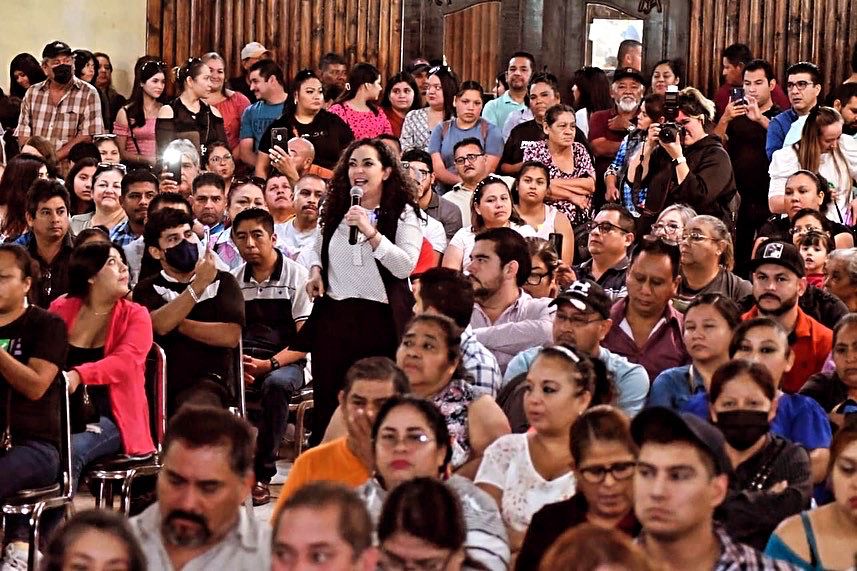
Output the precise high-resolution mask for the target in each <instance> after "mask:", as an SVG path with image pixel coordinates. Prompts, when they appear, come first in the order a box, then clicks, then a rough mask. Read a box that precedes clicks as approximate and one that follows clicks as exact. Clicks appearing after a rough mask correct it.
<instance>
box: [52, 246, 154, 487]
mask: <svg viewBox="0 0 857 571" xmlns="http://www.w3.org/2000/svg"><path fill="white" fill-rule="evenodd" d="M68 274H69V284H68V294H67V295H65V296H63V297H60V298H58V299H56V300H55V301H54V302H53V303H52V304H51V307H50V311H51V312H52V313H54V314H56V315H58V316H60V317H61V318H62V320H63V321H64V322H65V325H66V327H67V328H68V355H67V357H66V366H65V371H66V373H65V374H66V376H67V378H68V382H69V388H70V390H71V391H72V392H73V393H76V394H74V395H73V396H72V399H73V400H74V399H75V398H79V399H81V400H80V402H83V401H84V400H85V399H88V400H89V401H90V402H91V403H92V407H93V410H92V411H91V412H92V413H94V414H92V415H91V417H90V418H78V417H75V416H73V417H72V421H73V422H72V430H73V431H74V434H73V435H72V443H71V447H72V491H73V492H75V491H76V488H77V482H78V481H79V480H80V476H81V475H82V473H83V470H84V469H85V468H86V466H87V465H88V464H90V463H92V462H94V461H96V460H98V459H99V458H102V457H104V456H108V455H111V454H116V453H118V452H120V451H121V452H122V453H123V454H125V455H127V456H145V455H148V454H151V453H153V452H154V451H155V445H154V444H153V443H152V435H151V429H150V424H149V405H148V401H147V399H146V379H145V376H146V356H147V355H148V353H149V350H150V349H151V348H152V320H151V319H150V318H149V313H148V311H146V308H144V307H142V306H140V305H137V304H136V303H134V302H131V301H128V300H127V299H125V298H126V296H127V295H128V266H126V265H125V263H124V261H123V259H122V254H121V253H120V251H119V249H118V248H117V247H116V246H114V245H112V244H110V243H109V242H107V243H104V242H100V243H98V242H97V243H90V244H85V245H83V246H79V247H78V248H75V250H74V251H73V252H72V254H71V260H70V262H69V268H68ZM75 410H76V411H79V412H83V410H82V409H81V408H77V407H75Z"/></svg>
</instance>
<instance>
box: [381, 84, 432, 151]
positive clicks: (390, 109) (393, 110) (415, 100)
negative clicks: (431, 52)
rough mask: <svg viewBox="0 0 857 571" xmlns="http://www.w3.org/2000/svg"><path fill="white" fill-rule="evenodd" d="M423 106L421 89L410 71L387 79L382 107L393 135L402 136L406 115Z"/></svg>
mask: <svg viewBox="0 0 857 571" xmlns="http://www.w3.org/2000/svg"><path fill="white" fill-rule="evenodd" d="M422 106H423V99H422V96H421V95H420V89H419V87H417V82H416V80H415V79H414V76H412V75H411V74H410V73H408V72H406V71H403V72H400V73H397V74H396V75H394V76H393V77H391V78H390V79H388V80H387V85H386V87H384V95H383V96H382V97H381V109H382V110H383V111H384V114H385V115H386V116H387V119H388V120H389V121H390V126H391V127H392V128H393V135H395V136H397V137H401V136H402V126H403V125H404V122H405V116H406V115H407V114H408V113H410V112H411V111H415V110H417V109H421V108H422Z"/></svg>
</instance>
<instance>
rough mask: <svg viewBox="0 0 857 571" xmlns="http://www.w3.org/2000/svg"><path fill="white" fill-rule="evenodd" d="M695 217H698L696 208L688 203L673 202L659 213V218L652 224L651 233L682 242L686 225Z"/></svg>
mask: <svg viewBox="0 0 857 571" xmlns="http://www.w3.org/2000/svg"><path fill="white" fill-rule="evenodd" d="M693 218H696V210H694V209H693V208H691V207H690V206H687V205H686V204H672V205H670V206H667V207H666V208H664V209H663V210H662V211H661V213H660V214H658V218H657V220H655V223H654V224H652V227H651V233H652V235H653V236H657V237H658V238H663V239H665V240H668V241H670V242H675V243H676V244H678V243H680V242H681V237H682V235H683V234H684V229H685V227H686V226H687V225H688V223H690V221H691V220H692V219H693Z"/></svg>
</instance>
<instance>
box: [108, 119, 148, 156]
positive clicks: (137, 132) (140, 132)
mask: <svg viewBox="0 0 857 571" xmlns="http://www.w3.org/2000/svg"><path fill="white" fill-rule="evenodd" d="M126 113H127V112H126ZM126 116H127V115H126ZM157 121H158V118H157V117H152V118H150V119H146V124H145V125H143V126H142V127H137V128H135V129H134V136H133V137H131V129H130V128H128V126H127V125H121V124H119V123H115V122H114V123H113V133H114V134H116V135H119V136H120V137H126V140H125V152H126V153H134V154H137V155H142V156H144V157H146V158H147V159H150V160H151V161H152V162H155V158H156V154H157V149H158V145H157V143H156V142H155V123H156V122H157ZM134 139H136V140H137V145H139V147H140V150H139V151H138V150H137V147H136V146H134Z"/></svg>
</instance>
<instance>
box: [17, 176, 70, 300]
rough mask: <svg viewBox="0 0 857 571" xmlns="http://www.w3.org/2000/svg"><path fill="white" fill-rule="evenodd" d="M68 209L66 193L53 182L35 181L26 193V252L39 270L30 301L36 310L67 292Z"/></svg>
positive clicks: (68, 255) (32, 287)
mask: <svg viewBox="0 0 857 571" xmlns="http://www.w3.org/2000/svg"><path fill="white" fill-rule="evenodd" d="M68 208H69V198H68V191H67V190H66V189H65V187H64V186H63V185H62V184H61V183H59V182H57V181H56V180H51V179H40V180H37V181H35V182H34V183H33V185H32V186H31V187H30V190H28V191H27V225H28V226H29V227H30V240H29V242H28V244H27V249H28V250H29V252H30V255H31V256H32V257H33V259H34V260H36V262H38V263H39V270H40V271H41V277H40V278H39V279H38V280H36V281H35V282H34V283H33V285H32V286H31V293H30V299H31V301H32V302H33V303H34V304H36V305H38V306H39V307H44V308H47V307H48V306H49V305H50V304H51V302H52V301H53V300H55V299H56V298H58V297H59V296H61V295H62V294H64V293H66V292H67V291H68V261H69V259H70V258H71V250H72V243H71V235H70V233H69V219H68Z"/></svg>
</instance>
